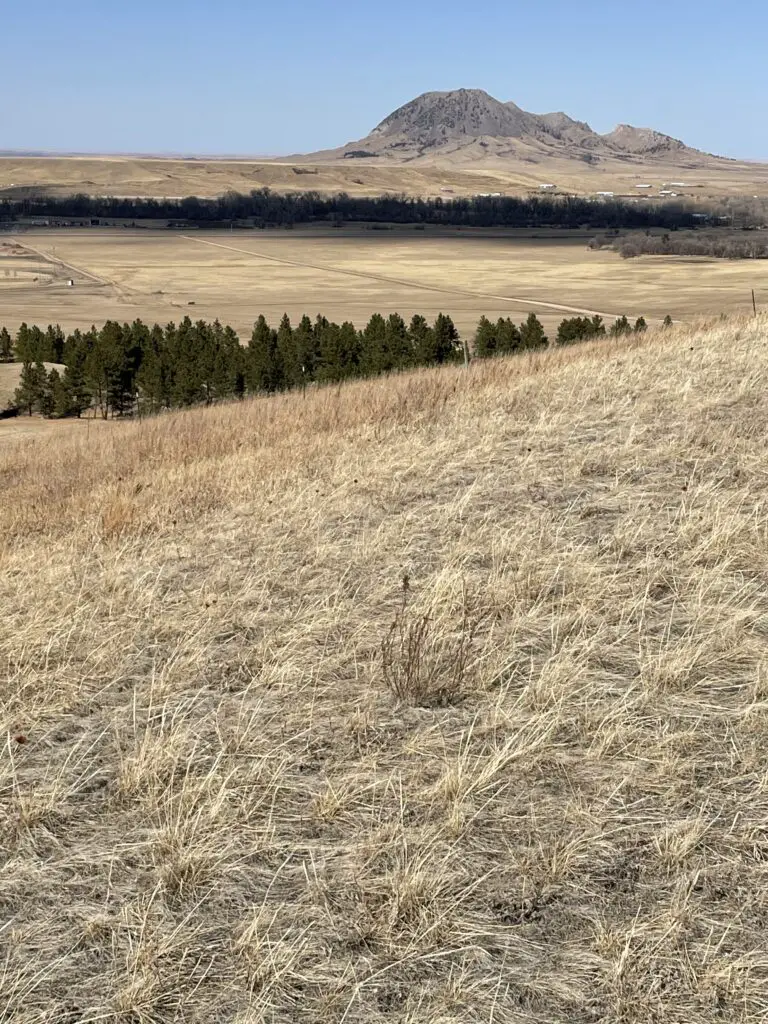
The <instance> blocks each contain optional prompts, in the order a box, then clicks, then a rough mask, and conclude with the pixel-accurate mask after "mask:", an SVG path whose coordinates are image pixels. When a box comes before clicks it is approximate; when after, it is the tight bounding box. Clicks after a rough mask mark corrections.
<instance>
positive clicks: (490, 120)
mask: <svg viewBox="0 0 768 1024" xmlns="http://www.w3.org/2000/svg"><path fill="white" fill-rule="evenodd" d="M521 147H522V149H521ZM525 147H533V149H535V150H536V151H538V152H540V153H547V152H548V153H549V154H550V155H552V156H555V157H562V156H564V155H565V156H566V157H570V158H573V159H581V160H588V161H589V160H592V161H595V160H597V159H599V158H600V157H603V158H613V159H616V158H633V159H640V158H645V159H664V158H669V159H687V160H689V161H694V162H697V161H702V160H711V159H713V158H712V157H711V156H710V155H709V154H705V153H702V152H701V151H699V150H696V149H692V148H691V147H689V146H686V145H685V144H684V143H683V142H680V140H678V139H674V138H672V137H671V136H669V135H664V134H663V133H662V132H658V131H655V130H654V129H651V128H636V127H634V126H632V125H627V124H622V125H619V126H618V127H617V128H615V129H614V130H613V131H612V132H609V133H608V134H606V135H600V134H598V133H597V132H595V131H593V129H592V128H590V126H589V125H588V124H587V123H586V122H584V121H576V120H574V119H573V118H572V117H570V116H569V115H568V114H565V113H563V112H555V113H550V114H532V113H529V112H528V111H525V110H523V109H521V108H520V107H519V106H517V104H515V103H511V102H507V103H502V102H501V101H500V100H497V99H495V98H494V97H493V96H490V95H489V94H488V93H487V92H485V91H484V90H482V89H454V90H450V91H447V92H426V93H423V94H422V95H420V96H417V97H416V98H415V99H413V100H410V101H409V102H408V103H404V104H403V105H402V106H401V107H398V108H397V110H395V111H393V112H392V113H391V114H389V115H388V116H387V117H385V118H384V120H383V121H381V122H380V123H379V124H378V125H377V126H376V127H375V128H374V129H373V131H371V132H370V134H368V135H367V136H366V137H365V138H363V139H360V140H358V141H356V142H350V143H348V144H347V145H346V146H343V147H341V148H340V149H338V150H335V151H331V153H329V154H325V155H326V156H328V155H335V156H337V157H340V158H342V159H349V158H352V157H358V158H359V157H364V156H368V157H389V158H392V159H401V160H418V159H436V158H439V157H445V156H451V157H452V158H453V160H454V162H455V161H456V160H457V159H459V158H465V159H467V160H469V161H476V160H477V159H479V158H480V157H484V158H485V159H488V158H492V157H506V158H514V157H519V156H520V155H521V153H522V152H523V151H524V149H525ZM718 159H719V158H718Z"/></svg>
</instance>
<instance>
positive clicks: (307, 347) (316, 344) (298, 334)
mask: <svg viewBox="0 0 768 1024" xmlns="http://www.w3.org/2000/svg"><path fill="white" fill-rule="evenodd" d="M322 321H323V318H322V317H318V318H317V320H316V321H315V323H314V325H313V323H312V321H311V320H310V318H309V317H308V316H307V315H306V313H305V314H304V316H303V317H302V318H301V320H300V321H299V325H298V327H297V328H296V330H295V331H294V332H293V343H294V347H295V349H296V361H297V363H298V365H299V367H300V368H301V380H302V383H304V384H308V383H309V382H310V381H313V380H314V379H315V374H316V371H317V364H318V360H319V358H320V349H321V347H322V338H321V335H322ZM326 323H327V321H326Z"/></svg>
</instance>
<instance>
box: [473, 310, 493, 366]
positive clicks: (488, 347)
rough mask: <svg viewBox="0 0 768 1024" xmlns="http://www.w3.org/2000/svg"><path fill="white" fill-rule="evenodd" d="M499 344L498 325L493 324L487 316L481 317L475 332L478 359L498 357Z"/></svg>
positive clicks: (474, 348) (474, 347)
mask: <svg viewBox="0 0 768 1024" xmlns="http://www.w3.org/2000/svg"><path fill="white" fill-rule="evenodd" d="M497 344H498V339H497V337H496V325H495V324H492V323H491V321H490V320H489V319H488V317H487V316H481V317H480V319H479V320H478V323H477V329H476V330H475V341H474V346H473V351H474V354H475V355H476V356H477V357H478V359H485V358H487V357H488V356H493V355H496V348H497Z"/></svg>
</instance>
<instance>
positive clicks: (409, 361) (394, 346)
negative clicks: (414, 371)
mask: <svg viewBox="0 0 768 1024" xmlns="http://www.w3.org/2000/svg"><path fill="white" fill-rule="evenodd" d="M384 350H385V352H386V361H387V363H388V368H389V369H391V370H404V369H406V368H407V367H408V366H412V365H413V362H414V350H413V344H412V342H411V338H410V336H409V334H408V328H407V327H406V326H405V320H403V318H402V317H401V316H400V315H399V313H391V314H390V316H389V318H388V319H387V323H386V328H385V332H384Z"/></svg>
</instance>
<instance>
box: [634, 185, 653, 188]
mask: <svg viewBox="0 0 768 1024" xmlns="http://www.w3.org/2000/svg"><path fill="white" fill-rule="evenodd" d="M635 188H653V185H635Z"/></svg>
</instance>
